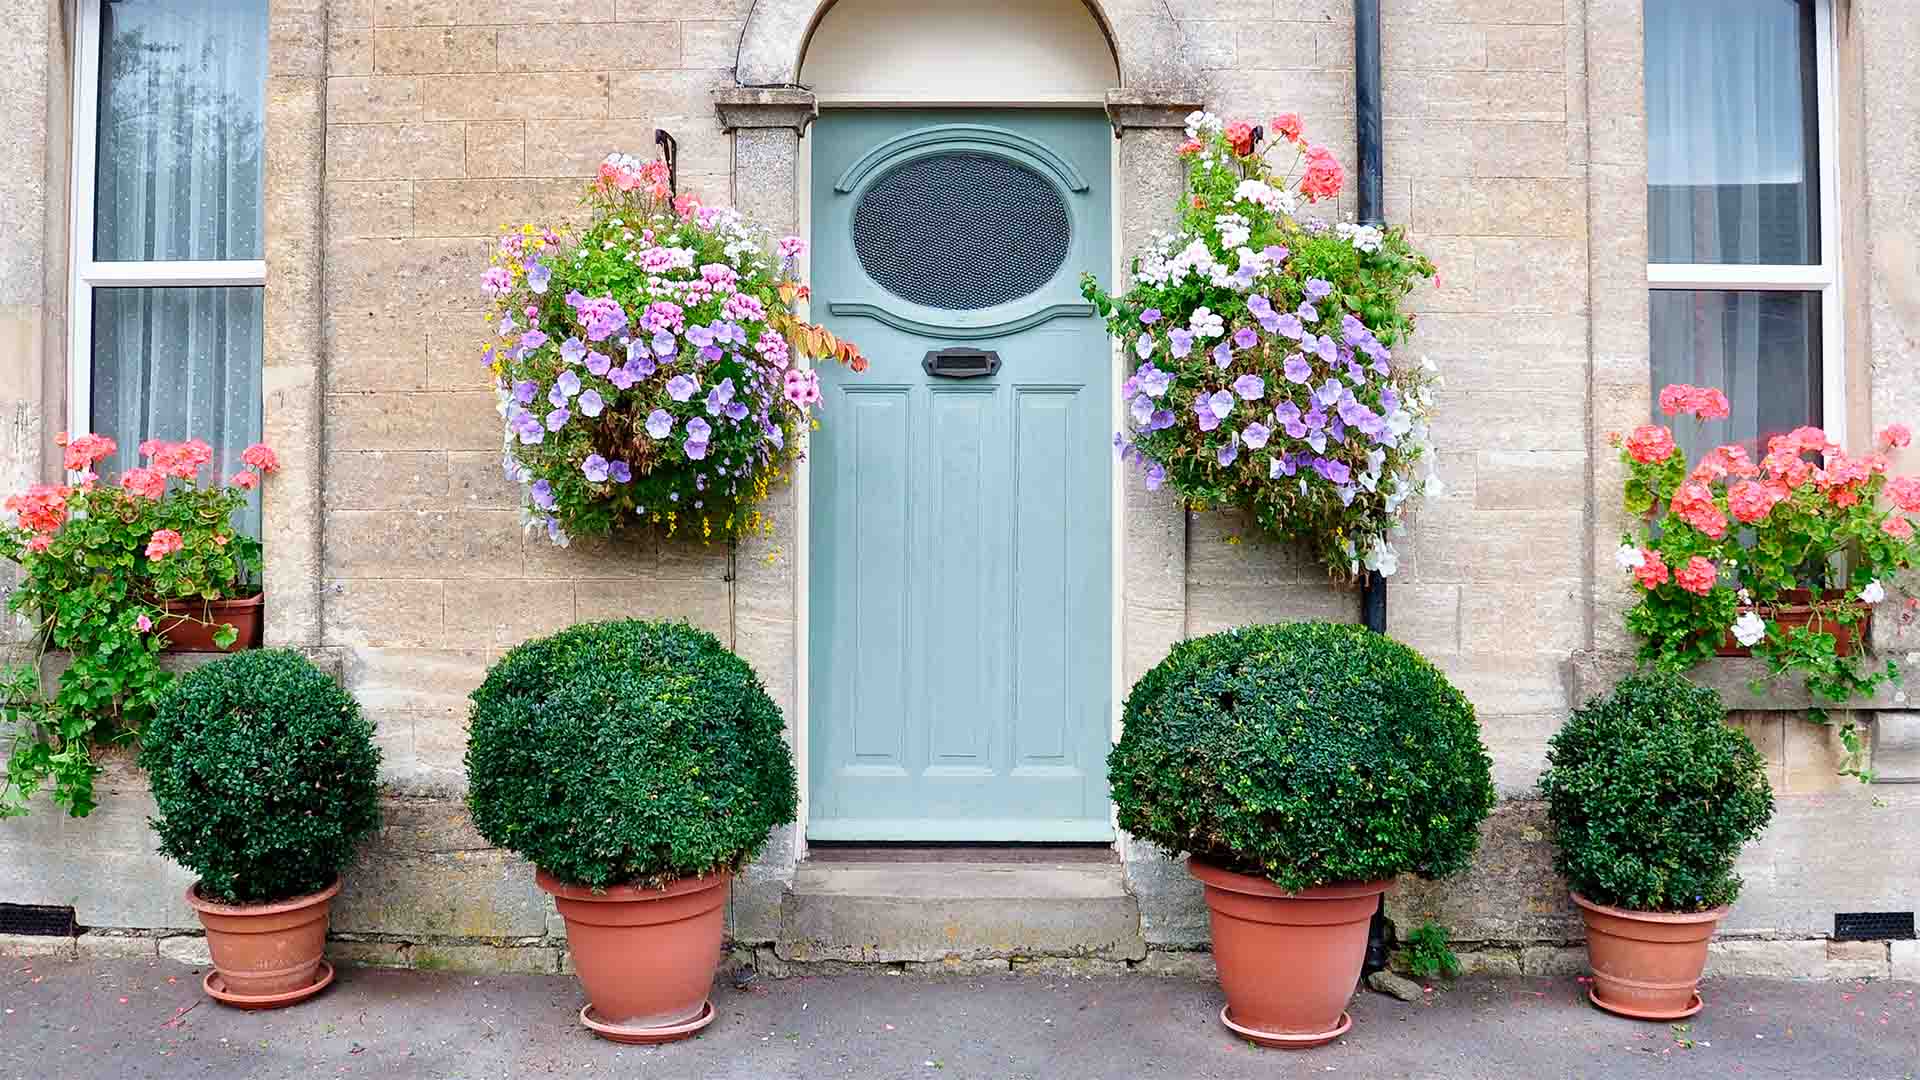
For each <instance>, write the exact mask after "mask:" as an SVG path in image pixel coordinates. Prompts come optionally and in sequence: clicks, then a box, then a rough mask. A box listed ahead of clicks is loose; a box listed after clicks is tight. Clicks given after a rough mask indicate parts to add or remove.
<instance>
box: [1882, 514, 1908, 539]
mask: <svg viewBox="0 0 1920 1080" xmlns="http://www.w3.org/2000/svg"><path fill="white" fill-rule="evenodd" d="M1880 529H1881V531H1882V532H1884V533H1886V534H1887V535H1888V536H1891V537H1893V538H1894V539H1895V540H1911V539H1913V522H1911V521H1908V520H1907V519H1906V518H1904V517H1901V516H1900V515H1899V514H1895V515H1893V516H1892V517H1889V518H1888V519H1887V520H1886V521H1884V522H1882V523H1881V524H1880Z"/></svg>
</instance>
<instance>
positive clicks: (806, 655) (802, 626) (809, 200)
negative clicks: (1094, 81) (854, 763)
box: [790, 98, 1126, 859]
mask: <svg viewBox="0 0 1920 1080" xmlns="http://www.w3.org/2000/svg"><path fill="white" fill-rule="evenodd" d="M1080 107H1084V108H1086V109H1087V110H1088V111H1090V112H1097V113H1099V115H1100V116H1101V118H1102V122H1105V121H1106V112H1105V109H1106V102H1105V101H1098V102H1094V101H1088V102H1078V101H1059V100H1054V101H1025V102H1021V101H1014V102H1006V101H995V102H990V103H989V102H965V101H962V102H950V101H940V100H925V101H895V100H889V101H881V102H875V101H866V100H859V99H845V100H841V99H835V98H822V99H821V100H820V101H819V108H820V110H821V111H822V112H825V111H826V110H828V109H884V108H901V109H953V110H955V111H956V112H958V111H960V110H964V109H1021V108H1031V109H1071V108H1080ZM810 135H811V127H809V129H808V131H807V133H806V134H803V135H802V137H801V139H800V160H799V164H798V168H797V169H796V170H795V171H796V174H797V176H796V183H797V186H798V190H797V191H796V192H795V207H796V209H797V211H798V214H797V217H798V220H797V222H796V226H795V228H796V235H799V236H801V237H805V238H806V239H807V249H806V251H805V252H804V253H803V254H802V255H801V258H800V274H801V279H802V280H803V281H807V282H809V283H811V282H812V280H813V145H814V144H813V140H812V139H811V138H810V137H808V136H810ZM1108 159H1109V172H1108V174H1109V176H1110V177H1111V182H1110V183H1109V185H1108V199H1109V202H1110V205H1109V206H1108V208H1107V213H1108V219H1109V224H1110V228H1111V236H1112V242H1111V245H1110V246H1111V248H1112V251H1111V252H1110V256H1111V263H1110V265H1109V267H1108V274H1109V275H1110V276H1109V279H1108V280H1109V281H1110V282H1113V283H1117V282H1119V281H1120V280H1121V279H1122V276H1123V274H1124V273H1125V268H1126V262H1125V259H1124V237H1125V232H1124V231H1123V230H1122V228H1121V225H1122V221H1121V212H1120V208H1121V207H1123V206H1125V205H1126V202H1125V199H1124V194H1125V193H1124V191H1123V189H1122V184H1123V180H1122V172H1121V159H1120V140H1119V139H1118V138H1116V139H1114V140H1113V142H1112V143H1111V145H1110V146H1109V150H1108ZM804 314H805V317H807V318H812V317H813V316H812V315H811V313H804ZM1103 329H1104V328H1103ZM1107 347H1108V355H1109V366H1108V369H1107V372H1108V373H1107V379H1108V383H1107V415H1108V427H1109V428H1110V429H1111V430H1113V431H1119V430H1121V425H1122V424H1123V423H1124V422H1125V416H1124V414H1123V412H1122V408H1121V403H1120V395H1119V390H1118V388H1119V381H1118V379H1119V366H1120V355H1119V352H1118V351H1117V349H1116V347H1115V346H1114V344H1113V341H1112V338H1111V336H1109V337H1108V341H1107ZM807 363H808V364H809V366H810V365H811V361H807ZM828 422H829V423H831V422H832V421H831V418H829V421H828ZM1123 478H1124V470H1123V469H1122V468H1121V462H1120V458H1119V455H1118V454H1108V455H1107V486H1108V497H1109V499H1110V500H1111V501H1110V503H1109V505H1110V506H1111V507H1112V508H1113V509H1112V513H1110V514H1109V515H1108V519H1109V520H1108V528H1109V529H1110V530H1111V534H1112V535H1111V545H1112V546H1111V549H1110V550H1111V551H1112V556H1111V559H1110V563H1109V565H1108V567H1107V578H1108V595H1109V599H1110V601H1111V603H1109V605H1108V616H1107V621H1108V627H1107V632H1108V644H1107V655H1108V669H1109V671H1108V683H1109V692H1108V698H1109V702H1110V710H1109V711H1110V716H1109V722H1108V741H1109V743H1111V742H1112V741H1114V740H1117V739H1118V738H1119V737H1120V717H1121V708H1122V705H1123V703H1124V700H1125V696H1126V695H1125V691H1124V687H1123V685H1122V682H1123V676H1122V657H1121V649H1122V645H1123V641H1122V633H1121V628H1122V626H1123V625H1124V624H1123V623H1122V619H1123V618H1124V615H1125V609H1124V605H1123V600H1124V597H1123V595H1122V587H1123V584H1124V583H1123V581H1122V578H1121V567H1123V566H1124V565H1126V547H1125V540H1126V518H1125V515H1126V501H1125V498H1124V494H1125V493H1124V490H1123V488H1122V480H1123ZM793 490H794V501H795V510H794V514H795V518H794V535H795V541H794V550H793V552H792V555H791V556H790V557H791V558H792V559H793V560H794V628H795V634H794V653H795V656H794V717H793V757H794V768H795V770H796V771H797V772H798V773H799V784H800V807H799V815H798V817H797V818H796V819H795V820H796V822H797V824H796V826H795V828H794V855H795V857H796V858H801V859H804V858H806V857H807V820H808V816H809V814H810V812H811V807H812V803H811V794H812V793H811V791H810V787H811V783H810V780H809V776H810V772H811V763H810V762H809V760H808V755H807V750H808V743H809V735H810V733H811V724H810V721H811V717H810V715H809V713H810V711H811V708H812V705H811V698H812V684H811V680H810V678H809V675H810V672H809V666H810V663H811V654H812V651H813V650H812V640H813V637H812V635H813V618H812V611H811V605H810V603H809V601H810V598H811V594H812V588H813V583H812V580H811V579H812V554H813V512H812V490H813V456H812V455H811V454H809V455H807V456H806V457H805V458H803V459H802V460H801V461H800V464H799V466H798V467H797V468H795V469H794V474H793ZM1107 812H1108V815H1109V816H1110V817H1115V815H1114V811H1113V807H1112V803H1111V800H1109V803H1108V807H1107ZM1115 820H1116V824H1117V817H1116V818H1115ZM1124 842H1125V836H1124V834H1123V833H1121V832H1120V831H1119V830H1118V829H1117V828H1116V830H1115V839H1114V841H1113V846H1114V847H1115V849H1116V850H1117V849H1118V848H1119V847H1120V845H1121V844H1122V843H1124Z"/></svg>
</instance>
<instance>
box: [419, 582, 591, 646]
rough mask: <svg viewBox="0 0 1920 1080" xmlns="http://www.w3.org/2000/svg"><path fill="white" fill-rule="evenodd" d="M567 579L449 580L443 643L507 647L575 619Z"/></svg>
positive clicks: (570, 585)
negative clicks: (444, 641)
mask: <svg viewBox="0 0 1920 1080" xmlns="http://www.w3.org/2000/svg"><path fill="white" fill-rule="evenodd" d="M574 588H575V586H574V584H573V583H572V582H569V581H514V580H502V579H485V578H481V579H472V580H465V581H450V582H447V585H446V590H445V615H444V617H443V620H442V621H443V622H444V625H445V627H446V631H445V633H446V644H447V645H450V646H453V647H455V648H463V649H507V648H512V647H513V646H515V645H518V644H520V643H521V642H523V641H527V640H529V639H531V638H537V637H545V636H546V635H548V634H552V633H556V632H558V631H560V630H564V629H566V628H567V627H568V626H571V625H573V624H574V623H575V622H577V621H579V620H578V619H576V618H575V615H574V599H573V598H574Z"/></svg>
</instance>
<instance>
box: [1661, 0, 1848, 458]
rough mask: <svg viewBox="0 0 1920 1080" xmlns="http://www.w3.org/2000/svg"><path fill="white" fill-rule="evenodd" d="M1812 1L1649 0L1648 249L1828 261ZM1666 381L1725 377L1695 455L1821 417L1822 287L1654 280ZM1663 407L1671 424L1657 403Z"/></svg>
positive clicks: (1683, 432)
mask: <svg viewBox="0 0 1920 1080" xmlns="http://www.w3.org/2000/svg"><path fill="white" fill-rule="evenodd" d="M1811 5H1812V0H1646V9H1645V10H1646V62H1647V76H1646V78H1647V224H1648V258H1649V259H1650V260H1651V261H1652V262H1654V263H1717V264H1737V265H1742V266H1767V265H1807V264H1812V263H1818V262H1819V261H1820V237H1819V230H1818V208H1819V203H1820V193H1819V189H1818V183H1817V178H1818V176H1819V170H1818V168H1817V162H1816V158H1815V150H1816V148H1817V147H1818V145H1819V139H1818V127H1817V109H1816V108H1815V105H1816V103H1817V97H1816V94H1815V92H1814V90H1813V88H1812V73H1813V69H1812V63H1813V57H1814V51H1813V48H1812V25H1813V24H1812V6H1811ZM1652 326H1653V334H1652V342H1651V346H1652V359H1653V388H1654V390H1655V391H1656V392H1658V391H1659V389H1660V388H1661V387H1663V386H1665V385H1667V384H1669V383H1691V384H1693V385H1696V386H1713V387H1718V388H1719V389H1721V390H1724V391H1725V392H1726V394H1727V396H1728V398H1729V399H1731V401H1732V405H1733V415H1732V417H1731V418H1730V419H1728V420H1726V421H1721V422H1718V423H1715V424H1711V425H1707V426H1706V429H1705V431H1704V432H1702V433H1700V434H1698V435H1695V434H1694V431H1695V425H1694V423H1693V422H1692V421H1688V422H1686V423H1682V424H1677V425H1675V428H1676V432H1677V433H1678V434H1679V435H1680V436H1681V438H1682V443H1683V446H1684V447H1685V448H1686V449H1687V450H1688V451H1689V452H1690V453H1693V454H1697V453H1699V452H1700V451H1701V450H1702V449H1705V448H1707V447H1711V446H1716V445H1720V444H1722V443H1728V442H1740V443H1745V444H1747V445H1748V446H1749V447H1750V448H1760V447H1761V446H1762V444H1764V441H1765V439H1766V438H1767V437H1768V436H1770V435H1774V434H1778V433H1780V432H1783V431H1787V430H1790V429H1792V428H1795V427H1798V426H1800V425H1802V424H1807V423H1818V422H1819V418H1820V409H1821V401H1820V365H1819V361H1818V357H1819V354H1820V348H1821V343H1820V296H1819V294H1818V293H1814V292H1772V291H1768V292H1760V291H1750V292H1724V291H1707V290H1702V291H1691V290H1687V291H1675V290H1661V289H1656V290H1654V292H1653V298H1652ZM1656 420H1658V421H1661V422H1666V418H1665V417H1663V416H1659V415H1658V410H1657V407H1656Z"/></svg>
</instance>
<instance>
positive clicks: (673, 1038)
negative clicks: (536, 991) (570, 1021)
mask: <svg viewBox="0 0 1920 1080" xmlns="http://www.w3.org/2000/svg"><path fill="white" fill-rule="evenodd" d="M592 1012H593V1005H592V1003H591V1002H589V1003H588V1004H586V1005H582V1006H581V1007H580V1022H581V1023H582V1024H585V1025H586V1026H587V1028H588V1030H590V1031H592V1032H593V1033H594V1034H595V1035H598V1036H600V1037H601V1038H603V1039H606V1040H607V1041H609V1042H617V1043H627V1044H629V1045H633V1046H648V1045H651V1044H653V1043H668V1042H678V1041H680V1040H681V1039H684V1038H687V1037H689V1036H691V1035H693V1034H694V1033H695V1032H698V1031H699V1030H700V1029H701V1028H704V1027H706V1026H707V1025H708V1024H711V1023H713V1018H714V1017H716V1016H718V1015H720V1014H719V1013H718V1012H717V1011H716V1010H715V1009H714V1007H713V1002H711V1001H703V1002H701V1003H700V1014H699V1015H698V1016H695V1017H694V1018H693V1019H691V1020H688V1021H686V1022H685V1023H680V1024H672V1025H669V1026H667V1027H657V1028H639V1027H620V1026H619V1025H616V1024H609V1023H606V1022H605V1021H602V1020H596V1019H594V1018H593V1016H592V1015H591V1013H592Z"/></svg>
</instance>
